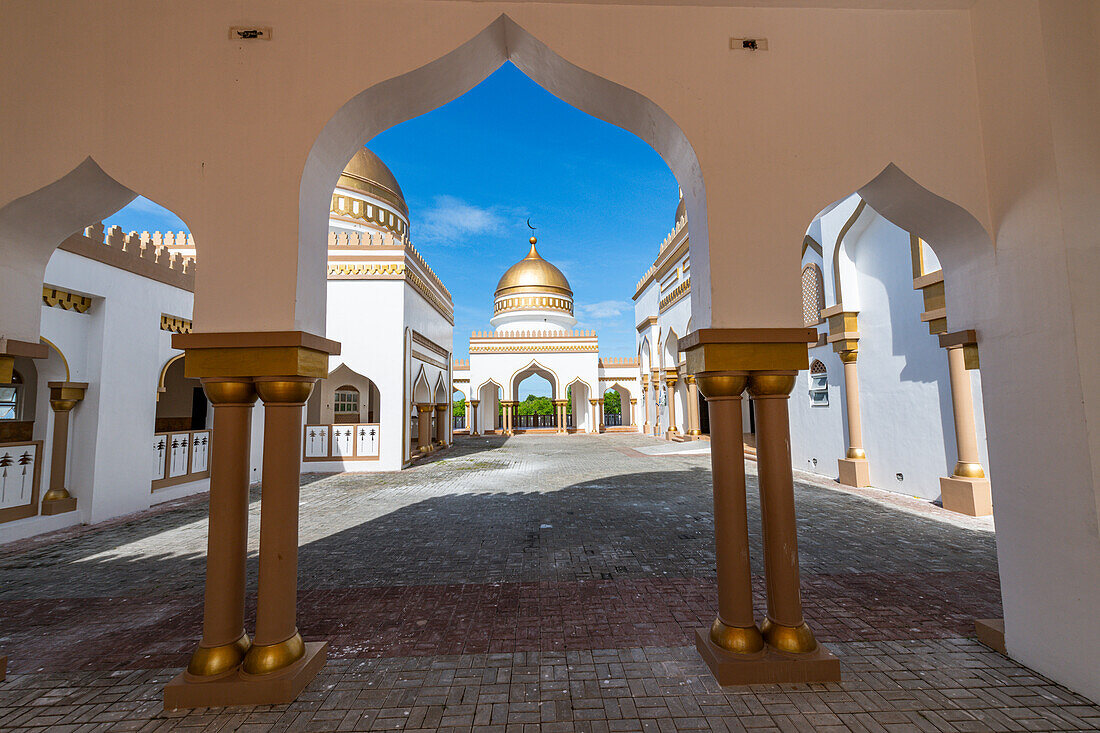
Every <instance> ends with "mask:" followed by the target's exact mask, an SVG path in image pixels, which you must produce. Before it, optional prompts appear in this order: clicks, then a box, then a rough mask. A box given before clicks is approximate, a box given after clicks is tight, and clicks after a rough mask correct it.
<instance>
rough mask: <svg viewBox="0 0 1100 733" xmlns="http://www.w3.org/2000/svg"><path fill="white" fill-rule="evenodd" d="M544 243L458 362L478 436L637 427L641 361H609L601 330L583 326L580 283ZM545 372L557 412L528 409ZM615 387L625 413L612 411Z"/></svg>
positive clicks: (512, 271)
mask: <svg viewBox="0 0 1100 733" xmlns="http://www.w3.org/2000/svg"><path fill="white" fill-rule="evenodd" d="M537 244H538V241H537V240H536V238H535V237H531V239H530V245H531V249H530V251H529V252H528V253H527V256H526V257H524V258H523V259H522V260H520V261H519V262H517V263H515V264H514V265H512V266H511V267H510V268H508V270H507V271H506V272H505V273H504V275H502V276H501V278H500V282H499V283H497V288H496V292H495V293H494V299H493V317H492V318H491V319H490V321H489V323H490V325H491V326H492V330H489V331H476V332H474V333H473V334H472V335H471V337H470V358H469V360H468V361H463V362H461V363H457V364H456V370H455V380H454V381H455V389H456V390H458V391H459V392H461V394H462V399H463V400H465V402H466V404H467V406H468V408H467V424H466V425H465V427H464V429H465V432H468V433H469V434H471V435H481V434H493V433H499V434H504V435H513V434H515V433H518V432H529V431H531V432H552V433H558V434H569V433H601V432H607V431H612V432H637V431H638V425H637V422H636V409H637V402H638V398H637V394H638V390H637V381H638V377H637V374H636V369H637V362H636V361H635V360H634V359H632V358H619V359H612V358H608V359H601V358H600V356H599V351H600V348H599V336H598V334H597V333H596V332H595V331H593V330H577V329H576V325H577V319H576V317H575V316H574V315H573V289H572V288H571V287H570V285H569V281H568V280H567V279H566V277H565V275H564V274H563V273H562V271H561V270H559V269H558V268H557V267H555V266H554V265H553V264H551V263H550V262H548V261H546V260H545V259H543V258H542V256H541V255H540V254H539V252H538V248H537ZM532 375H538V376H540V377H542V378H543V379H545V380H546V381H547V382H548V383H549V385H550V399H551V400H552V402H553V406H554V409H553V413H552V414H550V415H520V414H518V412H517V410H516V408H517V406H518V405H519V403H520V401H521V400H522V399H523V395H521V394H520V392H519V389H520V384H521V383H522V382H523V381H524V380H525V379H527V378H528V377H530V376H532ZM610 391H615V392H617V393H618V396H619V405H620V411H618V412H617V413H615V414H609V413H608V412H607V411H606V410H605V408H606V402H605V396H604V395H605V394H606V393H607V392H610Z"/></svg>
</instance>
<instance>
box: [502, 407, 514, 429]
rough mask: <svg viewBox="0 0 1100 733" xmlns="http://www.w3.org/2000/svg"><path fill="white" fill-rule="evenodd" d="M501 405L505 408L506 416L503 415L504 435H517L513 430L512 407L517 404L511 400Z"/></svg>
mask: <svg viewBox="0 0 1100 733" xmlns="http://www.w3.org/2000/svg"><path fill="white" fill-rule="evenodd" d="M500 404H501V407H503V408H504V415H503V418H504V419H503V423H504V434H505V435H515V431H514V430H513V429H512V405H513V404H515V403H514V402H512V401H511V400H506V401H504V402H501V403H500Z"/></svg>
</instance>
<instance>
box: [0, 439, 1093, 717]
mask: <svg viewBox="0 0 1100 733" xmlns="http://www.w3.org/2000/svg"><path fill="white" fill-rule="evenodd" d="M653 442H654V441H653V440H652V439H649V438H645V437H642V436H634V435H605V436H599V437H593V436H572V437H568V438H559V437H557V436H522V437H515V438H511V439H507V440H505V439H503V438H486V439H469V438H467V439H460V440H459V442H458V443H457V444H456V446H455V447H453V448H452V449H451V450H448V451H446V452H443V453H440V454H437V456H435V457H433V459H432V460H430V461H428V462H426V463H423V464H421V465H418V466H416V467H415V468H413V469H411V470H407V471H403V472H400V473H384V474H342V475H336V476H319V475H306V476H303V479H302V492H301V523H300V536H301V550H300V561H299V569H300V573H299V587H300V590H299V623H300V628H301V631H302V633H303V635H304V636H305V637H306V638H307V639H326V640H328V641H329V642H330V644H331V650H330V661H329V662H328V664H327V665H326V667H325V669H324V670H323V671H322V673H321V674H320V675H319V676H318V677H317V678H316V679H315V680H314V681H313V683H312V684H311V685H310V686H309V687H308V688H307V689H306V691H305V692H304V693H303V695H302V696H301V697H300V698H299V700H297V701H296V702H295V703H293V704H291V705H284V706H264V707H253V708H231V709H226V710H193V711H179V712H174V713H165V712H163V711H162V710H161V700H162V689H163V686H164V684H165V683H166V682H167V681H168V680H169V679H171V677H172V676H173V675H174V674H175V673H176V672H177V671H178V669H179V668H180V667H182V666H183V665H184V664H185V663H186V659H187V656H188V654H189V653H190V651H191V649H192V648H193V645H194V643H195V642H196V640H197V639H198V637H199V633H200V626H199V624H200V622H201V611H202V584H203V563H204V554H205V547H206V519H205V512H206V500H205V498H204V497H198V498H194V499H190V500H181V501H178V502H173V503H172V504H169V505H167V506H164V507H159V508H155V509H153V510H151V511H149V512H145V513H142V514H140V515H134V516H131V517H126V518H123V519H120V520H116V521H114V522H111V523H108V524H105V525H99V526H92V527H84V528H75V529H69V530H65V531H63V532H61V533H58V534H57V535H54V536H52V537H45V538H36V539H34V540H30V541H23V542H20V543H15V544H12V545H8V546H5V547H0V578H2V579H3V584H2V585H0V649H2V650H3V651H4V652H5V653H7V654H8V655H9V656H10V657H11V661H10V665H9V669H10V672H9V677H8V679H7V681H6V682H4V683H0V729H2V730H5V731H6V730H16V731H18V730H35V729H47V728H48V729H50V730H112V729H116V730H173V729H178V730H219V731H220V730H310V731H316V730H372V729H373V730H394V729H403V730H486V731H488V730H500V731H528V730H532V731H534V730H542V731H547V733H554V732H556V731H678V730H723V731H725V730H729V731H745V730H753V731H767V730H777V731H808V730H815V731H829V730H855V731H884V730H930V731H942V730H1095V729H1097V727H1098V724H1100V708H1098V707H1096V706H1093V705H1091V704H1090V703H1089V701H1087V700H1085V699H1083V698H1081V697H1080V696H1077V695H1074V694H1073V693H1072V692H1069V691H1067V690H1065V689H1063V688H1060V687H1058V686H1057V685H1054V684H1052V683H1051V682H1049V681H1048V680H1046V679H1044V678H1043V677H1041V676H1040V675H1038V674H1036V673H1034V672H1033V671H1031V670H1028V669H1026V668H1024V667H1021V666H1020V665H1017V664H1015V663H1014V662H1012V661H1011V660H1008V659H1006V658H1005V657H1003V656H1001V655H999V654H996V653H995V652H992V651H990V650H988V649H986V648H985V647H983V646H981V645H979V644H978V643H977V642H976V641H974V639H973V638H972V634H973V630H972V622H973V619H974V618H975V617H995V616H997V615H999V614H1000V600H999V596H1000V589H999V585H998V580H997V572H996V552H995V540H994V536H993V534H992V533H991V532H989V531H986V530H985V529H983V528H982V526H979V525H973V526H971V525H968V524H966V523H960V522H957V521H942V519H943V515H942V511H941V510H938V509H936V508H934V507H931V506H930V505H929V506H927V507H919V506H918V507H917V508H916V509H915V508H914V506H915V505H914V504H913V502H912V501H911V500H905V501H901V500H899V501H898V502H897V505H896V506H894V505H892V504H891V502H890V501H889V500H888V499H887V500H883V499H882V498H881V497H878V498H876V500H870V499H869V498H868V497H867V496H864V495H862V494H860V493H859V492H850V491H841V490H835V489H833V488H830V487H829V486H828V485H827V482H823V481H822V480H821V479H820V478H819V477H809V476H800V477H799V478H800V480H799V482H798V484H797V485H796V497H797V505H798V511H799V517H798V520H799V544H800V547H799V549H800V557H801V561H802V568H803V598H804V602H805V605H806V610H807V618H808V620H809V622H810V624H811V625H812V626H813V627H814V629H815V630H816V632H817V634H818V637H819V638H820V639H821V640H822V641H823V642H825V643H827V644H828V645H829V648H830V649H831V650H832V651H833V652H834V653H836V654H837V656H839V657H840V659H841V664H842V670H843V674H844V677H843V681H842V682H841V683H839V684H833V683H830V684H826V685H766V686H757V687H745V688H725V689H723V688H721V687H719V686H718V685H717V684H716V683H715V682H714V679H713V677H711V676H710V674H709V671H708V670H707V669H706V667H705V665H704V664H703V663H702V661H701V660H700V658H699V657H698V655H697V654H696V652H695V651H694V642H693V636H692V635H693V633H694V629H695V628H697V627H699V626H703V625H709V623H710V621H711V620H712V619H713V614H714V611H715V608H716V603H717V601H716V594H715V588H714V550H713V546H712V539H711V538H712V532H713V515H712V503H711V489H710V471H709V458H707V457H700V456H646V455H643V454H641V453H639V452H637V451H634V450H631V448H632V447H638V446H642V445H652V444H653ZM748 471H749V479H748V483H749V511H750V539H751V543H752V553H753V563H754V571H755V572H756V573H757V576H756V577H755V578H754V584H755V588H756V597H757V601H758V603H759V605H760V608H759V609H758V611H759V612H760V613H761V614H762V612H763V608H762V603H763V578H762V577H760V576H759V573H760V570H761V560H762V553H761V549H760V533H759V501H758V498H757V495H756V491H757V485H756V477H755V464H752V463H750V464H748ZM258 498H259V492H258V488H254V489H253V492H252V504H251V507H250V538H251V544H250V553H251V556H250V560H249V583H250V588H254V587H255V571H256V557H255V551H256V549H257V548H256V538H257V537H258V519H259V515H258V511H259V504H258ZM254 603H255V598H254V595H253V594H249V597H248V604H249V614H252V613H253V611H254Z"/></svg>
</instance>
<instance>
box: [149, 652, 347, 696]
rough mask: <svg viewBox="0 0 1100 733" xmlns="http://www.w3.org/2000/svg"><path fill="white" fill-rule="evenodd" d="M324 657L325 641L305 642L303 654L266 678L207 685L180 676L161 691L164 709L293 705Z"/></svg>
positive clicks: (236, 675) (230, 678)
mask: <svg viewBox="0 0 1100 733" xmlns="http://www.w3.org/2000/svg"><path fill="white" fill-rule="evenodd" d="M327 656H328V642H327V641H307V642H306V653H305V655H304V656H303V657H302V658H301V659H299V660H298V661H297V662H295V663H294V664H292V665H290V666H289V667H287V668H286V669H284V670H280V671H278V672H273V673H271V674H270V675H263V676H262V677H257V676H253V675H247V676H246V675H244V674H242V673H241V672H240V670H238V671H237V672H235V673H233V674H229V675H227V676H225V677H221V678H219V679H216V680H211V681H209V682H191V681H189V680H187V679H185V678H184V675H185V674H186V672H180V673H179V674H178V675H176V677H175V678H174V679H173V680H172V681H171V682H169V683H168V684H167V685H166V686H165V688H164V709H165V710H179V709H181V708H222V707H228V706H230V705H282V704H284V703H288V702H293V701H294V699H295V698H296V697H298V694H299V693H301V691H302V690H303V689H305V687H306V685H308V684H309V683H310V682H312V681H313V678H314V677H316V676H317V673H318V672H319V671H321V668H322V667H324V666H325V660H326V658H327Z"/></svg>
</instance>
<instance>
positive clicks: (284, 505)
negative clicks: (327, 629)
mask: <svg viewBox="0 0 1100 733" xmlns="http://www.w3.org/2000/svg"><path fill="white" fill-rule="evenodd" d="M316 381H317V380H316V379H315V378H312V377H257V378H256V379H255V384H256V393H257V394H258V395H259V397H260V399H261V400H263V401H264V451H263V478H262V479H261V484H260V485H261V495H262V502H261V504H260V573H259V584H258V588H257V599H256V635H255V638H254V639H253V643H252V647H251V648H250V649H249V650H248V654H246V655H245V658H244V662H243V663H242V664H241V669H242V671H243V672H244V673H246V674H249V675H266V674H271V673H273V672H277V671H279V670H281V669H284V668H286V667H289V666H290V665H291V664H293V663H294V662H296V661H297V660H299V659H301V658H302V656H303V655H304V654H305V642H303V641H302V636H301V634H299V633H298V626H297V616H298V492H299V484H300V471H301V465H302V410H303V409H304V408H305V404H306V400H307V399H308V398H309V395H310V393H311V392H312V391H313V385H314V383H315V382H316Z"/></svg>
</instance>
